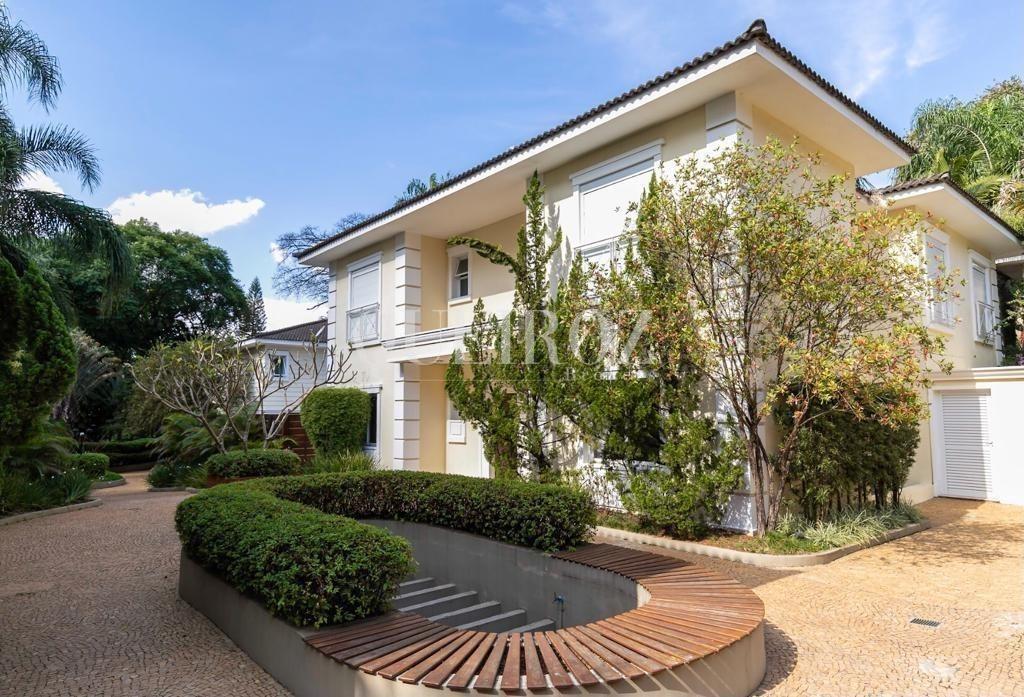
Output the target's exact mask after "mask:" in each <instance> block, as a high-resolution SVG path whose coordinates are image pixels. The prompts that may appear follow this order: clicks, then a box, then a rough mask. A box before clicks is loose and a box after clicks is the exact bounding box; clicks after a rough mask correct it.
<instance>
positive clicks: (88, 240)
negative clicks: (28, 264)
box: [0, 7, 131, 287]
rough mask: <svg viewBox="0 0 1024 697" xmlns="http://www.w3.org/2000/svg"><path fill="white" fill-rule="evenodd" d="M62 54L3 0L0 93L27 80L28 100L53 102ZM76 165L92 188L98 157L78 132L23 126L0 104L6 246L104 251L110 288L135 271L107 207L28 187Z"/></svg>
mask: <svg viewBox="0 0 1024 697" xmlns="http://www.w3.org/2000/svg"><path fill="white" fill-rule="evenodd" d="M61 84H62V83H61V74H60V67H59V65H58V62H57V59H56V58H55V57H54V56H53V55H51V54H50V53H49V51H48V50H47V48H46V44H45V43H44V42H43V40H42V39H41V38H40V37H39V36H38V35H37V34H35V33H34V32H32V31H31V30H29V29H27V28H26V27H25V26H24V25H22V24H21V23H20V22H17V23H15V22H12V21H11V18H10V16H9V14H8V12H7V9H6V8H5V7H0V94H3V95H7V94H9V93H10V91H11V89H12V88H13V87H15V86H21V87H24V88H25V90H26V92H27V96H28V98H29V100H30V101H37V102H39V103H40V104H41V105H42V106H43V107H44V108H46V109H50V108H51V107H53V106H54V104H55V103H56V100H57V96H58V95H59V94H60V90H61ZM59 171H66V172H72V173H74V174H76V175H77V176H78V180H79V182H80V183H81V185H82V186H83V187H84V188H85V189H87V190H90V191H91V190H92V189H93V188H94V187H95V186H96V185H97V184H98V183H99V179H100V168H99V161H98V160H97V158H96V155H95V153H94V151H93V149H92V147H91V146H90V145H89V143H88V141H87V140H86V139H85V137H84V136H82V135H81V134H80V133H78V132H77V131H75V130H74V129H71V128H69V127H67V126H63V125H44V126H32V127H28V128H23V129H20V130H19V129H18V128H17V127H16V126H15V124H14V122H13V121H12V120H11V118H10V116H9V115H8V112H7V109H6V106H5V105H3V104H0V252H3V253H4V255H5V256H8V257H10V256H11V255H12V254H15V253H16V250H18V251H24V249H25V247H26V246H28V245H32V244H37V243H39V242H45V243H50V244H59V245H63V246H66V247H69V248H70V249H72V250H73V251H74V252H75V253H76V254H78V255H81V254H83V253H86V254H94V253H98V254H101V255H102V256H104V257H105V259H106V260H107V268H108V276H107V277H106V278H105V279H104V280H105V282H107V283H108V285H109V286H111V287H116V286H118V285H119V284H121V283H122V282H123V281H124V280H125V279H126V278H127V277H128V275H129V271H130V268H131V260H130V257H129V254H128V249H127V246H126V245H125V242H124V240H123V239H122V237H121V235H120V234H119V233H118V231H117V228H116V227H115V226H114V224H113V223H112V222H111V220H110V216H109V215H107V213H106V211H103V210H100V209H96V208H92V207H91V206H87V205H85V204H84V203H82V202H80V201H77V200H75V199H73V198H71V197H69V196H66V195H64V194H62V193H54V192H51V191H41V190H38V189H32V188H25V186H24V184H25V182H26V181H27V180H28V178H29V177H30V176H31V175H32V174H34V173H36V172H42V173H46V174H52V173H55V172H59Z"/></svg>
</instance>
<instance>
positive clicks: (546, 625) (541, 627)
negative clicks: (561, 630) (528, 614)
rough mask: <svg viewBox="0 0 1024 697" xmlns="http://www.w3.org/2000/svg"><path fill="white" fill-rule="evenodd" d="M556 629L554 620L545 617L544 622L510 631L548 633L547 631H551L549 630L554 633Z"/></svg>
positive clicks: (538, 621)
mask: <svg viewBox="0 0 1024 697" xmlns="http://www.w3.org/2000/svg"><path fill="white" fill-rule="evenodd" d="M554 629H555V622H554V620H550V619H548V618H547V617H545V618H544V619H542V620H537V621H536V622H531V623H530V624H524V625H523V626H522V627H513V628H512V629H510V630H508V631H510V632H546V631H549V630H551V631H554Z"/></svg>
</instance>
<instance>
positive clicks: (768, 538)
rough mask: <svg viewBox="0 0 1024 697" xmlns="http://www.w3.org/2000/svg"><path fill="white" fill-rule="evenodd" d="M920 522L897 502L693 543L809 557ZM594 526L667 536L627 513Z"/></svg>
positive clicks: (786, 519)
mask: <svg viewBox="0 0 1024 697" xmlns="http://www.w3.org/2000/svg"><path fill="white" fill-rule="evenodd" d="M921 520H922V516H921V513H920V512H919V511H918V510H917V509H916V508H914V507H913V506H911V505H910V504H906V503H900V504H899V505H898V506H889V507H885V508H882V509H881V510H876V509H874V508H863V509H854V510H848V511H844V512H842V513H840V514H839V515H837V516H834V517H832V518H830V519H828V520H820V521H808V520H805V519H803V518H801V517H799V516H793V515H786V516H783V517H782V519H781V520H780V521H779V525H778V527H777V528H776V529H775V530H772V531H770V532H768V533H767V534H766V535H764V536H763V537H754V536H751V535H743V534H739V533H727V532H721V531H717V532H713V533H710V534H708V535H706V536H704V537H701V538H698V539H695V540H693V541H694V542H698V543H700V544H705V545H712V546H714V547H725V548H727V549H735V550H739V551H742V552H755V553H758V554H811V553H813V552H824V551H827V550H830V549H837V548H839V547H845V546H847V545H852V544H867V543H870V542H874V541H876V540H879V539H881V538H882V536H883V535H885V533H887V532H889V531H890V530H897V529H899V528H902V527H904V526H906V525H910V524H912V523H919V522H921ZM597 524H598V525H603V526H605V527H609V528H617V529H619V530H627V531H629V532H641V533H646V534H648V535H660V536H663V537H671V535H666V534H665V531H664V530H659V529H657V528H655V527H653V526H651V525H645V524H644V523H643V522H642V521H641V520H640V519H639V518H637V517H636V516H633V515H630V514H629V513H621V512H617V511H599V512H598V514H597Z"/></svg>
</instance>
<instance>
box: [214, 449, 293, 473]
mask: <svg viewBox="0 0 1024 697" xmlns="http://www.w3.org/2000/svg"><path fill="white" fill-rule="evenodd" d="M301 464H302V460H301V459H300V458H299V456H298V455H296V454H295V453H293V452H292V451H290V450H262V449H260V450H229V451H228V452H226V453H217V454H216V455H211V456H210V458H209V459H208V460H207V461H206V472H207V474H209V475H211V476H213V477H223V478H225V479H234V478H236V477H273V476H278V475H283V474H295V473H296V472H298V471H299V466H300V465H301Z"/></svg>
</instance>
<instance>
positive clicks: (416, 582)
mask: <svg viewBox="0 0 1024 697" xmlns="http://www.w3.org/2000/svg"><path fill="white" fill-rule="evenodd" d="M432 585H434V579H433V577H431V576H427V577H425V578H413V579H410V580H408V581H402V582H401V583H399V584H398V592H399V593H400V594H401V593H408V592H410V591H418V590H422V589H423V588H428V587H430V586H432Z"/></svg>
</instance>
